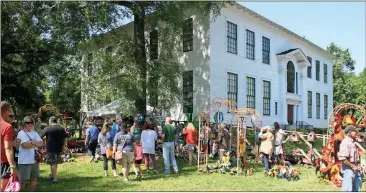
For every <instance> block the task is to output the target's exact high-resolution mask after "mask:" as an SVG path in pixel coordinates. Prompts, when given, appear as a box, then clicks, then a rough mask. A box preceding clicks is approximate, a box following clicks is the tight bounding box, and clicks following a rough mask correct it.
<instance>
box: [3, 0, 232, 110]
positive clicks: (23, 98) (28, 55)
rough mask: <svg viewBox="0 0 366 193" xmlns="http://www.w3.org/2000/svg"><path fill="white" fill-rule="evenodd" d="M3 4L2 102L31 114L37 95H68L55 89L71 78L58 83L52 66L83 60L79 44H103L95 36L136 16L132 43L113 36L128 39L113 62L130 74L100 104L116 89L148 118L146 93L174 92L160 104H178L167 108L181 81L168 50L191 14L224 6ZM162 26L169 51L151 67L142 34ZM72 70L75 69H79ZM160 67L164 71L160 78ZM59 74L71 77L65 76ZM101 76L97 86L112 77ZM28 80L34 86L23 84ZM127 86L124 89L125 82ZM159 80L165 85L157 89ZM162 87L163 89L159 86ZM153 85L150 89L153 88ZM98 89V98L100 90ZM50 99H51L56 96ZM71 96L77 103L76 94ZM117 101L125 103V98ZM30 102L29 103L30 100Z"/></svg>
mask: <svg viewBox="0 0 366 193" xmlns="http://www.w3.org/2000/svg"><path fill="white" fill-rule="evenodd" d="M1 5H2V8H1V11H2V31H1V32H2V35H1V36H2V39H3V40H4V41H2V48H1V51H2V67H3V69H2V74H1V76H2V80H3V82H2V97H3V98H10V99H13V101H14V102H15V103H17V104H18V105H19V106H22V107H23V106H26V105H29V106H30V107H29V108H30V109H35V107H38V106H40V104H42V103H44V102H45V100H44V97H43V100H42V101H37V100H38V99H39V98H41V99H42V97H40V96H38V95H42V94H41V93H45V92H46V90H53V91H52V92H54V93H60V92H58V91H57V89H61V90H63V91H65V90H64V88H63V86H65V85H62V84H59V83H55V80H59V81H62V80H65V77H60V76H59V77H57V76H56V75H55V74H53V73H52V72H50V71H52V69H53V68H56V69H57V68H58V67H57V65H60V64H65V63H68V61H69V57H70V56H73V57H74V58H78V57H79V56H80V54H79V53H78V49H79V46H78V45H80V44H84V43H86V42H90V41H96V42H98V39H101V38H99V37H97V36H98V34H99V35H100V34H103V33H105V32H106V31H110V32H109V33H110V34H113V33H114V32H116V31H117V30H113V29H116V28H118V27H120V26H121V24H120V21H121V20H124V19H126V18H129V19H132V18H133V19H134V29H133V36H132V37H127V36H126V37H122V36H121V34H114V37H115V38H114V39H113V38H111V41H115V40H119V39H122V40H121V41H118V42H119V43H120V44H121V43H123V46H121V47H122V49H121V50H122V52H120V53H122V54H120V57H114V61H123V62H121V63H119V64H117V63H115V62H113V64H115V65H113V67H114V68H117V69H118V70H119V69H124V68H126V71H127V72H128V73H129V74H128V76H125V77H121V78H118V77H117V78H115V79H114V80H113V81H114V84H112V85H111V84H108V87H99V90H98V92H103V91H106V90H107V93H105V92H104V94H101V95H100V96H97V97H96V98H97V100H101V99H100V98H103V97H104V95H108V94H109V95H111V94H113V92H112V91H113V89H107V88H120V90H122V91H123V92H121V93H122V96H121V97H124V98H126V99H129V100H133V101H134V106H135V107H136V109H137V110H139V111H141V112H143V113H144V112H145V110H146V101H147V98H148V97H147V94H148V93H149V94H150V95H153V94H154V93H160V94H161V93H164V92H160V91H161V90H165V92H166V91H169V92H166V93H164V94H161V95H160V96H159V102H161V104H164V105H165V106H169V105H170V104H172V103H173V102H168V101H173V100H170V99H173V98H177V96H178V95H180V91H179V89H178V88H177V80H176V79H177V77H179V76H180V75H179V73H178V72H179V70H177V67H176V65H175V63H176V62H175V61H172V60H171V59H170V58H172V56H173V54H172V53H171V50H169V48H172V47H174V46H175V45H174V44H175V43H176V42H177V40H178V39H179V35H178V36H177V34H180V33H178V32H181V27H182V21H183V19H185V17H186V15H185V13H186V12H187V11H192V12H193V13H201V14H203V15H206V16H208V15H209V14H210V13H213V16H216V15H218V14H219V12H220V9H221V7H222V6H223V5H225V2H181V1H179V2H172V1H157V2H141V1H115V2H112V1H110V2H106V1H101V2H98V1H96V2H85V1H83V2H70V1H56V2H48V1H45V2H32V1H31V2H1ZM167 15H168V16H169V17H167ZM157 24H164V25H163V26H161V27H159V29H158V32H159V34H164V36H165V37H164V38H162V44H164V49H162V50H161V52H160V56H161V58H160V59H159V60H157V61H154V62H150V61H147V59H146V53H147V51H146V49H145V47H146V45H147V42H146V41H145V36H144V33H145V31H146V29H147V28H150V29H152V28H153V27H154V26H160V25H157ZM111 30H112V31H111ZM5 37H6V38H5ZM159 40H160V39H159ZM127 46H129V47H127ZM130 48H133V49H130ZM118 58H119V59H118ZM99 59H101V58H99ZM104 59H105V58H104ZM96 60H98V58H96ZM127 62H128V63H127ZM79 67H80V66H79ZM66 69H67V68H66ZM73 69H74V70H77V68H73ZM154 69H164V70H162V71H161V72H159V71H158V72H156V70H155V71H154ZM5 72H6V73H5ZM76 72H77V71H76ZM101 72H103V70H101ZM109 72H110V71H109ZM60 74H63V75H64V76H68V75H67V73H66V74H64V73H60ZM98 75H99V79H98ZM102 75H103V73H99V74H97V75H96V76H95V77H94V78H95V80H104V79H105V78H106V77H105V76H104V77H101V76H102ZM104 75H105V73H104ZM108 76H109V75H108ZM22 78H23V79H22ZM67 78H68V77H66V79H67ZM147 80H148V81H147ZM26 82H29V84H25V83H26ZM106 82H109V83H110V82H111V81H106ZM122 82H123V83H124V84H121V83H122ZM161 82H163V83H165V84H159V83H161ZM61 85H62V86H61ZM121 85H122V87H121ZM156 85H159V87H158V88H156ZM99 86H103V84H99ZM148 87H150V88H151V89H147V88H148ZM15 89H18V90H19V91H16V90H15ZM66 90H67V89H66ZM71 90H72V89H71ZM93 90H94V92H95V89H93ZM148 90H149V91H148ZM32 92H35V93H32ZM108 92H109V93H108ZM47 93H48V95H51V94H50V93H51V91H48V92H47ZM71 93H73V92H71ZM36 94H38V95H36ZM66 96H70V95H65V97H66ZM72 96H73V97H75V98H78V96H77V94H75V95H72ZM116 96H117V97H119V94H116ZM29 98H30V99H31V100H28V99H29ZM104 98H106V97H104ZM150 98H154V97H150ZM155 98H156V97H155ZM164 101H167V102H166V103H165V102H164ZM53 102H55V101H53ZM55 103H58V102H55ZM164 105H163V106H164ZM164 108H165V107H164Z"/></svg>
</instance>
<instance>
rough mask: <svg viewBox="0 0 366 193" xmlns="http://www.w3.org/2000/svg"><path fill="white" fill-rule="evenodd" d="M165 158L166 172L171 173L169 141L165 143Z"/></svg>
mask: <svg viewBox="0 0 366 193" xmlns="http://www.w3.org/2000/svg"><path fill="white" fill-rule="evenodd" d="M163 158H164V167H165V173H170V160H169V145H168V142H164V143H163Z"/></svg>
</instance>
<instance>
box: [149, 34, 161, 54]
mask: <svg viewBox="0 0 366 193" xmlns="http://www.w3.org/2000/svg"><path fill="white" fill-rule="evenodd" d="M158 37H159V36H158V30H153V31H151V32H150V60H155V59H158V55H159V51H158V49H159V48H158V45H159V40H158Z"/></svg>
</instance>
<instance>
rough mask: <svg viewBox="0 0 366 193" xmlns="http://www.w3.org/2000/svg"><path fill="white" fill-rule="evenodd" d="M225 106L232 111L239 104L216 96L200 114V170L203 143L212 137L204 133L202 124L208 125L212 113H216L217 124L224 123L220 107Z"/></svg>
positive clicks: (198, 163)
mask: <svg viewBox="0 0 366 193" xmlns="http://www.w3.org/2000/svg"><path fill="white" fill-rule="evenodd" d="M224 107H226V108H227V112H230V113H232V112H233V111H234V110H235V109H236V107H237V104H236V102H235V101H232V100H228V99H226V98H214V99H213V100H212V102H211V103H209V104H208V105H207V107H206V110H205V111H202V112H200V113H199V115H198V124H199V128H198V157H197V169H198V170H200V161H201V160H200V159H201V158H200V156H201V144H202V145H203V144H205V143H208V138H209V137H210V136H207V132H203V133H202V131H204V130H203V129H202V126H204V127H207V126H208V124H209V122H210V117H211V114H212V113H214V120H215V122H216V123H217V124H218V123H222V122H223V121H224V114H223V112H221V111H220V109H222V108H224ZM226 108H225V109H226ZM207 149H208V147H207ZM207 149H206V151H205V157H204V163H205V168H207V163H208V159H207V157H208V156H207V154H208V150H207Z"/></svg>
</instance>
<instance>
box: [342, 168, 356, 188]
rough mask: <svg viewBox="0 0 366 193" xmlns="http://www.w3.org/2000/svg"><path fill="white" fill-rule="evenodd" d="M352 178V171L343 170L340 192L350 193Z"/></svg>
mask: <svg viewBox="0 0 366 193" xmlns="http://www.w3.org/2000/svg"><path fill="white" fill-rule="evenodd" d="M342 167H343V166H342ZM354 177H355V174H354V173H353V171H352V169H344V170H343V181H342V192H352V189H353V179H354Z"/></svg>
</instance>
